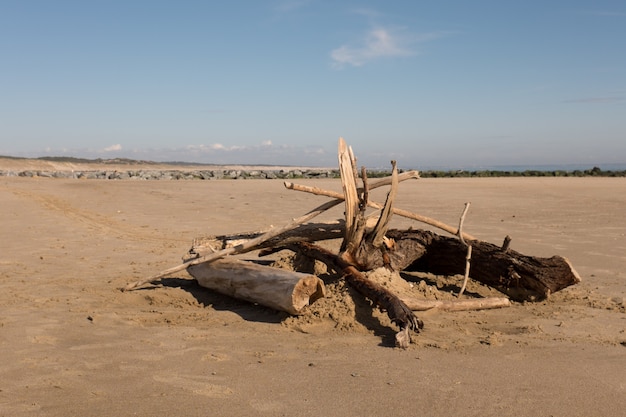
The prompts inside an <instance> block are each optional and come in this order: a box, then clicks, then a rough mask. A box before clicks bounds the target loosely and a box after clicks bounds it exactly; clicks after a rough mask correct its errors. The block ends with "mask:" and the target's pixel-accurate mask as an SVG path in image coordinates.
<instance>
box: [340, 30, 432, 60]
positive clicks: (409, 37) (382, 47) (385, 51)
mask: <svg viewBox="0 0 626 417" xmlns="http://www.w3.org/2000/svg"><path fill="white" fill-rule="evenodd" d="M441 36H443V33H442V32H432V33H426V34H420V35H415V34H411V33H408V32H406V31H405V30H401V29H392V28H385V27H376V28H374V29H372V30H370V31H369V32H367V33H366V34H365V36H363V38H362V39H361V40H360V41H359V42H358V43H357V44H355V45H352V44H346V45H342V46H340V47H339V48H336V49H333V50H332V51H331V53H330V56H331V58H332V60H333V62H332V65H333V68H336V69H341V68H344V67H345V66H347V65H350V66H353V67H360V66H363V65H365V64H367V63H368V62H371V61H374V60H378V59H381V58H393V57H404V56H411V55H416V54H417V51H416V50H415V46H416V45H417V44H418V43H423V42H427V41H430V40H433V39H436V38H439V37H441Z"/></svg>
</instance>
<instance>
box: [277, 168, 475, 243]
mask: <svg viewBox="0 0 626 417" xmlns="http://www.w3.org/2000/svg"><path fill="white" fill-rule="evenodd" d="M401 175H402V174H401ZM284 184H285V188H287V189H289V190H294V191H303V192H306V193H311V194H316V195H323V196H326V197H331V198H335V199H342V200H343V195H342V194H340V193H337V192H335V191H329V190H324V189H321V188H317V187H309V186H306V185H301V184H294V183H292V182H288V181H286V182H285V183H284ZM371 188H374V185H373V184H372V185H371V186H370V189H371ZM367 205H368V206H369V207H372V208H375V209H382V208H383V205H382V204H380V203H377V202H374V201H368V202H367ZM393 214H397V215H398V216H402V217H406V218H407V219H412V220H416V221H418V222H421V223H424V224H428V225H431V226H434V227H436V228H438V229H441V230H443V231H446V232H448V233H450V234H452V235H455V236H456V235H458V232H459V229H457V228H456V227H454V226H450V225H448V224H446V223H443V222H440V221H439V220H436V219H433V218H431V217H428V216H423V215H421V214H417V213H412V212H410V211H407V210H403V209H399V208H394V209H393ZM463 238H464V239H465V240H476V238H475V237H474V236H472V235H470V234H468V233H465V232H463Z"/></svg>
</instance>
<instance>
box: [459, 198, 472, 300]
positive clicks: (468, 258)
mask: <svg viewBox="0 0 626 417" xmlns="http://www.w3.org/2000/svg"><path fill="white" fill-rule="evenodd" d="M469 206H470V203H469V202H467V203H465V209H463V214H461V218H460V219H459V233H458V236H459V240H460V241H461V243H462V244H463V246H465V247H466V248H467V254H466V255H465V274H464V275H463V285H461V289H460V290H459V298H460V297H461V296H462V295H463V292H465V287H466V286H467V280H468V278H469V272H470V266H471V265H470V261H471V260H472V245H469V244H467V242H466V241H465V239H463V222H464V221H465V215H466V214H467V210H469Z"/></svg>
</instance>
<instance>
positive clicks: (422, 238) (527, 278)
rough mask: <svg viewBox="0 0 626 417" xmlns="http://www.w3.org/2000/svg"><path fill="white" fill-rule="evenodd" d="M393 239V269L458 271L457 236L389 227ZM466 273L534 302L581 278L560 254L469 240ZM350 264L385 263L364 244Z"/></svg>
mask: <svg viewBox="0 0 626 417" xmlns="http://www.w3.org/2000/svg"><path fill="white" fill-rule="evenodd" d="M387 237H389V238H392V239H393V240H394V241H395V245H394V247H393V249H392V250H388V251H387V252H388V255H389V258H390V261H391V262H390V265H391V267H392V268H393V269H395V270H398V271H401V270H409V271H411V270H412V271H424V272H430V273H433V274H437V275H463V274H464V271H465V261H466V260H465V258H466V253H467V248H466V246H464V245H463V243H462V242H460V241H459V240H458V239H457V238H452V237H446V236H441V235H438V234H435V233H433V232H430V231H426V230H389V231H388V233H387ZM469 243H470V244H471V245H472V259H471V265H470V278H472V279H474V280H476V281H479V282H482V283H483V284H487V285H489V286H491V287H494V288H496V289H498V290H499V291H501V292H503V293H505V294H507V295H508V296H509V297H511V298H512V299H514V300H517V301H536V300H541V299H545V298H547V297H549V296H550V294H552V293H554V292H556V291H559V290H562V289H563V288H566V287H568V286H570V285H574V284H577V283H579V282H580V276H579V275H578V273H577V272H576V270H575V269H574V268H573V266H572V265H571V263H570V262H569V261H568V260H567V259H566V258H564V257H561V256H553V257H551V258H540V257H533V256H527V255H523V254H521V253H519V252H516V251H514V250H512V249H510V248H508V249H506V250H502V247H500V246H497V245H494V244H491V243H488V242H483V241H480V240H473V241H471V242H469ZM355 263H356V264H357V265H358V266H359V269H362V270H369V269H375V268H378V267H380V266H382V265H384V260H383V256H382V254H381V253H380V251H379V250H376V249H375V248H373V247H371V245H369V246H368V245H367V244H366V243H364V244H363V245H362V246H361V247H360V248H359V251H357V257H356V259H355Z"/></svg>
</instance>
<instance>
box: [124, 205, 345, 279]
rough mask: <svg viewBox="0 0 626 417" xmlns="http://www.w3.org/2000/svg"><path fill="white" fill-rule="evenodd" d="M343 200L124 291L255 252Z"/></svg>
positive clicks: (183, 264)
mask: <svg viewBox="0 0 626 417" xmlns="http://www.w3.org/2000/svg"><path fill="white" fill-rule="evenodd" d="M341 201H342V200H333V201H329V202H327V203H324V204H322V205H321V206H319V207H316V208H314V209H313V210H311V211H310V212H308V213H307V214H305V215H304V216H301V217H298V218H297V219H293V220H292V221H291V222H289V223H287V224H286V225H284V226H282V227H277V228H274V229H270V230H269V231H267V232H265V233H264V234H262V235H261V236H259V237H256V238H254V239H251V240H248V241H246V242H245V243H242V244H240V245H237V246H232V247H229V248H225V249H222V250H220V251H217V252H214V253H211V254H208V255H204V256H201V257H199V258H196V259H192V260H189V261H187V262H184V263H182V264H180V265H177V266H174V267H172V268H168V269H166V270H164V271H161V272H159V273H158V274H156V275H153V276H151V277H148V278H146V279H142V280H140V281H135V282H131V283H130V284H128V285H127V286H126V287H125V288H124V290H125V291H128V290H134V289H137V288H140V287H142V286H144V285H147V284H150V283H152V282H155V281H157V280H159V279H161V278H163V277H165V276H167V275H170V274H173V273H174V272H178V271H182V270H183V269H185V268H187V267H188V266H191V265H197V264H200V263H202V262H211V261H214V260H216V259H220V258H223V257H224V256H227V255H232V254H235V253H245V252H249V251H251V250H254V248H256V247H257V246H258V245H260V244H261V243H263V242H265V241H267V240H269V239H271V238H273V237H276V236H278V235H280V234H282V233H285V232H286V231H289V230H291V229H293V228H295V227H297V226H298V225H300V224H302V223H306V222H308V221H309V220H311V219H313V218H314V217H316V216H318V215H320V214H322V213H323V212H325V211H326V210H328V209H330V208H332V207H335V206H336V205H338V204H340V203H341Z"/></svg>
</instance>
